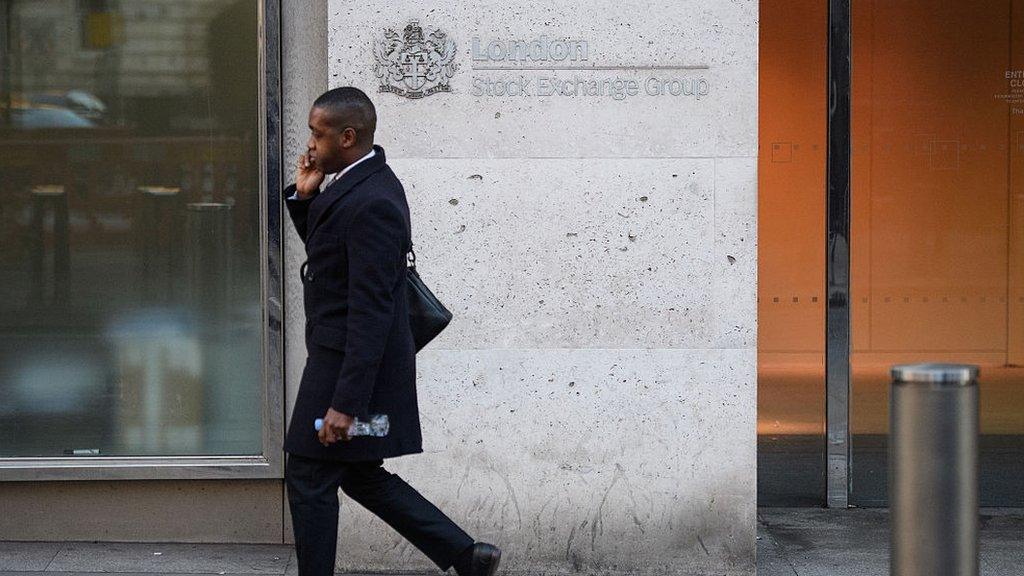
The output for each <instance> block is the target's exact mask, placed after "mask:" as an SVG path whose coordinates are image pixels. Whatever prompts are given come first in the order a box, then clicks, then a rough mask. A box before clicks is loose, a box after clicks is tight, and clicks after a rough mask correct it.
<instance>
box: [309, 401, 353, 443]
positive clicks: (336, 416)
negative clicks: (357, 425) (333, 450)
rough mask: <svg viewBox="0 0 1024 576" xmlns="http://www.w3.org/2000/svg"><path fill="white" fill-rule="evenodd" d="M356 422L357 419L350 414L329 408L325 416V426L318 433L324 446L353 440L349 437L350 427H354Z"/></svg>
mask: <svg viewBox="0 0 1024 576" xmlns="http://www.w3.org/2000/svg"><path fill="white" fill-rule="evenodd" d="M354 420H355V418H353V417H352V416H349V415H348V414H343V413H341V412H338V411H337V410H335V409H334V408H328V409H327V414H325V415H324V425H323V426H321V427H320V431H319V432H317V437H318V438H320V443H321V444H323V445H324V446H330V445H331V444H334V443H335V442H337V441H338V440H342V441H343V442H348V441H349V440H350V439H351V438H349V437H348V427H349V426H351V425H352V422H353V421H354Z"/></svg>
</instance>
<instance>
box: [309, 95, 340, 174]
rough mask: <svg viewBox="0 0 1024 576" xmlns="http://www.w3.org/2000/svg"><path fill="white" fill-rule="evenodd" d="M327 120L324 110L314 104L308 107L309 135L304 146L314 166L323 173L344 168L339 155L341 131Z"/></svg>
mask: <svg viewBox="0 0 1024 576" xmlns="http://www.w3.org/2000/svg"><path fill="white" fill-rule="evenodd" d="M329 120H330V118H329V116H328V113H327V112H326V111H325V110H323V109H321V108H317V107H315V106H314V107H313V108H312V109H310V111H309V131H310V135H309V141H308V142H306V148H307V149H308V151H309V157H310V160H311V161H312V162H313V164H314V166H316V168H317V169H318V170H319V171H321V172H323V173H324V174H331V173H334V172H338V171H340V170H341V169H342V168H344V166H343V161H342V155H341V141H342V133H341V132H339V131H338V129H337V128H335V127H334V126H333V125H332V124H331V123H330V122H329Z"/></svg>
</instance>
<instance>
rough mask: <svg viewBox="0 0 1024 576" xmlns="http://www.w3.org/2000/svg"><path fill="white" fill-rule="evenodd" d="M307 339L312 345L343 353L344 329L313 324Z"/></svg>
mask: <svg viewBox="0 0 1024 576" xmlns="http://www.w3.org/2000/svg"><path fill="white" fill-rule="evenodd" d="M309 339H310V340H311V341H312V342H313V343H314V344H317V345H319V346H323V347H324V348H330V349H332V350H338V351H340V352H344V351H345V340H346V338H345V329H344V328H338V327H336V326H326V325H324V324H315V325H314V326H313V330H312V331H311V332H310V334H309Z"/></svg>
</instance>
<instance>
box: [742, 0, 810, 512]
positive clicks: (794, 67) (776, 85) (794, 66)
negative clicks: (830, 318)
mask: <svg viewBox="0 0 1024 576" xmlns="http://www.w3.org/2000/svg"><path fill="white" fill-rule="evenodd" d="M794 13H798V14H800V15H801V16H800V17H799V18H793V17H792V14H794ZM826 17H827V12H826V4H825V3H824V2H821V1H820V0H763V1H762V2H761V5H760V65H759V75H760V78H759V83H758V89H759V100H760V106H759V112H758V122H759V127H758V131H759V141H760V151H759V154H758V304H757V310H758V341H757V349H758V355H757V361H758V372H757V379H758V389H757V390H758V394H757V396H758V402H757V404H758V405H757V409H758V422H757V434H758V436H757V438H758V443H757V450H758V452H757V454H758V456H757V457H758V475H757V481H758V485H757V488H758V503H759V504H760V505H762V506H817V505H820V504H821V503H822V502H824V501H825V436H824V434H825V323H824V320H825V316H824V315H825V309H824V302H825V298H824V294H823V292H824V290H823V288H824V284H825V194H824V190H825V148H826V146H825V131H826V99H825V91H824V89H823V88H824V87H825V75H826V71H827V70H826V66H825V64H826V40H827V37H826V35H827V24H826V22H827V20H826Z"/></svg>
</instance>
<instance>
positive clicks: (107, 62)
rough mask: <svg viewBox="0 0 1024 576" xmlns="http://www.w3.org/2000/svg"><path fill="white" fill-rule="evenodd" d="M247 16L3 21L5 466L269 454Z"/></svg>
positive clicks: (42, 5) (95, 14) (140, 11)
mask: <svg viewBox="0 0 1024 576" xmlns="http://www.w3.org/2000/svg"><path fill="white" fill-rule="evenodd" d="M257 8H258V6H257V2H255V1H253V0H238V1H235V0H193V1H191V2H175V1H158V0H153V1H131V2H128V1H117V0H56V1H54V0H47V1H42V0H19V1H16V2H14V1H12V2H3V3H2V4H0V10H2V13H0V34H2V35H3V38H2V39H0V50H3V52H2V54H0V57H2V62H0V270H3V273H2V280H0V457H8V458H9V457H49V456H81V457H83V458H88V457H90V456H144V455H145V456H176V455H248V454H260V453H261V452H262V450H263V447H262V422H261V411H262V405H263V397H264V386H263V384H262V382H263V378H262V366H263V359H262V351H261V342H262V322H261V318H262V313H261V289H260V281H261V277H260V271H261V269H262V267H261V260H260V237H261V229H262V228H263V226H262V224H261V216H260V208H259V197H260V194H259V190H260V185H259V184H260V182H259V178H260V177H259V172H260V171H259V130H258V128H259V122H260V118H259V107H258V106H259V103H258V98H259V93H260V89H259V68H258V66H259V64H258V42H257V40H258V39H257V26H258V22H257Z"/></svg>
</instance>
